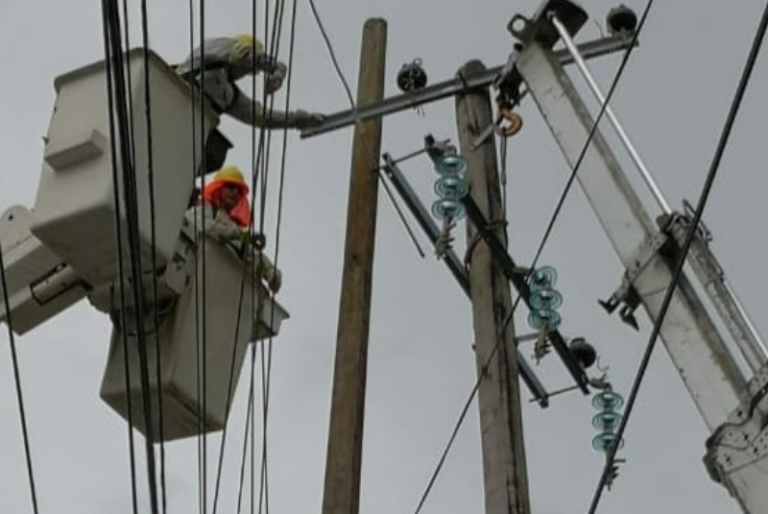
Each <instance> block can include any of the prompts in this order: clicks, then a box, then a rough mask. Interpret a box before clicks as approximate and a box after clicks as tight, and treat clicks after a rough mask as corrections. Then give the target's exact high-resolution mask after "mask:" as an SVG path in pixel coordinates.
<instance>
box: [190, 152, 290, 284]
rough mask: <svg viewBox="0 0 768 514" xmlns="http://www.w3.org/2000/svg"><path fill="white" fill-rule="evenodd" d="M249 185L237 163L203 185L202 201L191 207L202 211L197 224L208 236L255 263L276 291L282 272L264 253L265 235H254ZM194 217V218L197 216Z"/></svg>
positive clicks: (199, 211)
mask: <svg viewBox="0 0 768 514" xmlns="http://www.w3.org/2000/svg"><path fill="white" fill-rule="evenodd" d="M248 191H249V189H248V184H246V182H245V178H244V177H243V174H242V172H241V171H240V170H239V169H238V168H237V167H236V166H227V167H225V168H222V169H220V170H219V171H217V172H216V174H215V175H214V176H213V180H212V181H211V182H209V183H208V184H207V185H206V186H205V187H204V188H203V195H202V203H201V204H199V205H197V206H195V207H193V208H192V209H190V210H189V212H188V215H192V216H194V213H198V214H197V216H198V221H200V223H198V224H197V226H198V227H199V228H200V229H201V230H202V231H204V233H205V235H206V236H208V237H212V238H213V239H216V240H217V241H220V242H222V243H225V244H228V245H230V246H231V247H233V248H234V249H235V250H236V251H237V253H238V254H239V255H241V256H242V257H243V258H245V260H246V261H248V262H251V263H252V264H253V267H254V272H255V273H256V274H257V275H258V274H261V276H262V277H263V278H264V280H265V281H266V282H267V284H268V285H269V288H270V289H271V290H272V291H273V292H277V291H278V290H279V289H280V285H281V283H282V274H281V273H280V270H278V269H277V268H276V267H275V266H274V265H273V264H272V262H270V260H269V259H268V258H267V256H266V255H264V254H263V253H262V250H263V249H264V244H265V240H264V236H263V235H262V234H258V233H257V234H253V235H252V234H251V233H250V230H249V227H250V224H251V208H250V206H249V204H248ZM193 219H194V218H193Z"/></svg>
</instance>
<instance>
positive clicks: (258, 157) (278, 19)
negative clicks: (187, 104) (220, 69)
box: [213, 3, 284, 514]
mask: <svg viewBox="0 0 768 514" xmlns="http://www.w3.org/2000/svg"><path fill="white" fill-rule="evenodd" d="M283 4H284V3H283ZM266 10H267V12H268V11H269V5H268V4H267V6H266ZM283 14H284V5H282V4H281V5H278V6H277V7H276V8H275V14H274V21H273V24H274V26H275V27H276V28H275V29H274V30H273V33H272V42H273V44H274V47H275V50H274V52H273V53H275V54H276V53H277V49H276V48H277V47H278V46H279V37H280V34H281V27H282V17H283ZM268 21H269V19H268V16H265V34H267V35H268V34H269V25H268ZM255 26H256V7H255V3H254V4H253V27H252V32H253V33H254V34H255V32H256V28H255ZM268 39H269V38H268V37H265V40H268ZM256 58H257V56H256V54H255V52H254V53H252V59H253V62H252V66H253V67H254V68H255V67H256ZM255 96H256V93H255V80H254V81H253V83H252V98H255ZM271 100H272V102H270V103H268V102H267V94H266V91H265V92H264V95H263V102H262V116H263V117H264V119H266V118H267V117H268V116H271V112H272V110H273V104H274V97H272V98H271ZM251 138H252V160H255V161H256V162H255V166H254V169H255V170H256V173H254V174H253V175H252V179H253V180H252V182H253V184H254V187H253V190H252V195H251V204H252V205H254V209H252V213H251V214H252V217H251V223H250V226H251V230H253V226H254V219H253V214H255V210H256V209H255V203H256V186H257V185H258V176H259V174H258V170H259V169H260V168H261V166H260V164H263V166H264V173H262V174H261V176H262V177H263V178H262V182H261V184H260V185H261V187H262V197H261V202H260V212H261V221H260V232H261V233H263V227H264V213H265V210H264V209H265V203H266V197H265V194H266V176H267V170H268V168H267V163H268V159H269V156H268V151H266V152H265V151H264V148H265V146H266V148H269V146H270V144H269V142H268V141H271V132H269V133H268V134H266V131H264V130H262V131H261V132H260V138H259V145H258V147H259V150H258V153H257V154H255V148H256V144H255V126H252V128H251ZM265 139H266V140H267V141H265ZM246 275H248V276H250V275H251V274H246V273H245V268H243V273H242V275H241V282H240V294H239V302H238V311H237V320H236V326H235V335H234V339H235V340H234V344H233V350H232V356H231V362H230V374H229V384H228V387H227V405H229V404H230V402H231V399H232V395H233V393H234V385H235V384H234V367H235V364H236V356H237V341H238V339H239V331H240V321H241V318H242V310H243V305H244V296H245V278H246ZM252 279H253V281H254V282H252V284H251V285H252V290H253V291H258V294H257V298H256V303H255V305H257V306H259V311H260V309H261V305H262V303H263V302H262V298H261V291H260V288H259V287H258V285H257V284H258V281H257V278H256V277H252ZM262 357H263V356H262ZM252 361H253V359H252ZM251 373H252V375H253V373H254V370H253V362H252V370H251ZM251 407H252V406H249V409H250V408H251ZM228 409H229V407H228ZM228 415H229V412H227V416H228ZM227 433H228V430H227V426H226V425H225V427H224V430H223V433H222V437H221V442H220V448H219V459H218V469H217V474H216V485H215V489H214V491H215V492H214V500H213V513H214V514H215V512H216V509H217V506H218V498H219V495H220V488H221V478H222V473H223V464H224V453H225V452H224V450H225V447H226V441H227Z"/></svg>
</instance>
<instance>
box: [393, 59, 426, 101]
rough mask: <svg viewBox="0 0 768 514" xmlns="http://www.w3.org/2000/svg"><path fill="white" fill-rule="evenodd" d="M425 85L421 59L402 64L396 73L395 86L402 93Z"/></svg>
mask: <svg viewBox="0 0 768 514" xmlns="http://www.w3.org/2000/svg"><path fill="white" fill-rule="evenodd" d="M426 85H427V73H426V72H425V71H424V68H422V67H421V59H414V60H413V61H412V62H409V63H406V64H403V67H402V68H400V71H399V72H398V73H397V87H399V88H400V90H401V91H402V92H404V93H410V92H412V91H416V90H418V89H422V88H423V87H424V86H426Z"/></svg>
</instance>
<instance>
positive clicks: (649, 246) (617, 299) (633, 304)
mask: <svg viewBox="0 0 768 514" xmlns="http://www.w3.org/2000/svg"><path fill="white" fill-rule="evenodd" d="M669 242H670V238H669V236H668V235H667V234H666V233H664V232H657V233H656V234H655V235H654V236H653V237H652V238H651V239H650V241H648V242H647V243H646V244H645V246H644V247H643V248H642V249H641V250H640V252H639V253H638V255H637V257H636V258H635V259H634V263H633V265H632V266H631V267H630V268H627V270H626V271H625V272H624V276H623V277H622V279H621V285H620V286H619V287H618V289H616V291H614V293H613V294H612V295H611V296H610V298H608V300H598V302H599V303H600V305H602V306H603V308H604V309H605V310H606V311H608V313H609V314H612V313H613V311H615V310H616V308H618V307H619V305H621V304H622V303H623V304H624V305H623V306H622V307H621V309H620V310H619V316H620V317H621V320H622V321H623V322H624V323H626V324H628V325H629V326H631V327H632V328H634V329H635V330H639V329H640V327H639V325H638V323H637V318H635V314H634V312H635V310H636V309H637V307H638V306H639V305H640V295H638V294H637V291H636V290H635V288H634V282H635V280H636V279H637V277H638V276H640V274H641V273H642V272H643V271H644V270H645V269H646V268H647V267H648V265H649V264H650V263H651V261H652V260H653V259H654V257H655V256H656V254H658V253H659V251H660V250H661V249H662V248H664V247H665V246H666V245H667V244H669Z"/></svg>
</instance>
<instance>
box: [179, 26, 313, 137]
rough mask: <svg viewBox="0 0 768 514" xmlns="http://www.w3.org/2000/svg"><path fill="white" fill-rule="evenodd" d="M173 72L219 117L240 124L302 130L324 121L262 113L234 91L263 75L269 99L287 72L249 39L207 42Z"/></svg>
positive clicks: (295, 114) (294, 114)
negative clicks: (202, 96) (195, 86)
mask: <svg viewBox="0 0 768 514" xmlns="http://www.w3.org/2000/svg"><path fill="white" fill-rule="evenodd" d="M175 69H176V72H177V73H178V74H179V75H180V76H181V77H183V78H184V79H186V80H189V81H191V82H193V83H196V84H198V85H199V86H200V87H201V88H202V89H203V91H204V93H205V94H206V96H207V97H208V99H209V100H210V101H211V104H212V106H213V108H214V109H215V110H216V111H217V112H219V114H221V113H222V112H223V113H227V114H229V115H230V116H232V117H234V118H235V119H238V120H240V121H242V122H243V123H247V124H249V125H255V126H258V127H264V128H297V129H303V128H308V127H311V126H315V125H320V124H322V123H323V120H324V119H325V117H324V116H323V115H322V114H318V113H310V112H306V111H302V110H296V111H290V112H283V111H278V110H269V111H267V112H265V111H264V108H263V105H262V104H261V103H260V102H258V101H256V100H254V99H252V98H249V97H248V96H247V95H246V94H245V93H243V92H242V91H241V90H240V88H238V87H237V85H236V84H235V82H236V81H238V80H240V79H241V78H244V77H246V76H248V75H258V74H259V73H262V72H263V73H264V76H265V77H264V84H265V85H264V87H265V89H266V93H267V94H268V95H270V94H272V93H274V92H275V91H277V90H278V89H280V87H282V85H283V81H284V80H285V76H286V73H287V70H288V69H287V67H286V66H285V64H283V63H282V62H280V61H278V60H276V59H274V58H272V57H270V56H269V55H267V53H266V52H265V51H264V45H263V44H262V43H261V41H259V40H258V39H255V38H254V37H253V36H251V35H248V34H241V35H239V36H235V37H231V38H230V37H219V38H212V39H207V40H205V41H204V42H203V45H202V47H200V48H197V49H195V50H194V51H193V52H192V54H191V55H190V56H189V57H187V60H186V61H185V62H183V63H182V64H179V65H177V66H175Z"/></svg>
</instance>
